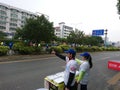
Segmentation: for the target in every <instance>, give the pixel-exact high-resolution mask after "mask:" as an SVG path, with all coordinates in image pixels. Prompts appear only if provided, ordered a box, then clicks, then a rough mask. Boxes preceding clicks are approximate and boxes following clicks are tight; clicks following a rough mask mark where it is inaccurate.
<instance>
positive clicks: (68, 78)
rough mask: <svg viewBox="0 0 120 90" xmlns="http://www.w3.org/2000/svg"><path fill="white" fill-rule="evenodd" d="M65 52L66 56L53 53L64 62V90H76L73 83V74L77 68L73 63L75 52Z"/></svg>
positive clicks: (74, 62) (70, 50) (71, 50)
mask: <svg viewBox="0 0 120 90" xmlns="http://www.w3.org/2000/svg"><path fill="white" fill-rule="evenodd" d="M65 52H66V53H67V56H64V55H61V54H59V53H57V52H55V55H56V56H58V57H59V58H61V59H63V60H64V61H66V67H65V72H64V84H65V90H77V85H76V83H75V74H76V70H77V66H78V65H77V62H76V61H75V56H76V52H75V51H74V50H73V49H69V50H67V51H65Z"/></svg>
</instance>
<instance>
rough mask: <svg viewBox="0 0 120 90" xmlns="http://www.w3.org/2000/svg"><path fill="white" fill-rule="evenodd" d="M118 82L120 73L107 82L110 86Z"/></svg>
mask: <svg viewBox="0 0 120 90" xmlns="http://www.w3.org/2000/svg"><path fill="white" fill-rule="evenodd" d="M119 80H120V72H119V73H118V74H116V75H114V76H113V77H112V78H111V79H110V80H108V81H107V83H108V84H110V85H115V84H116V83H117V82H118V81H119Z"/></svg>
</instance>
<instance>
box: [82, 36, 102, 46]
mask: <svg viewBox="0 0 120 90" xmlns="http://www.w3.org/2000/svg"><path fill="white" fill-rule="evenodd" d="M83 41H84V45H91V46H100V45H101V44H103V43H104V41H103V39H102V37H99V36H87V37H84V39H83Z"/></svg>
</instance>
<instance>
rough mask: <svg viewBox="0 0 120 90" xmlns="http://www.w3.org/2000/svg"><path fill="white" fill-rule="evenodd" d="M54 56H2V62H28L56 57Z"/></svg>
mask: <svg viewBox="0 0 120 90" xmlns="http://www.w3.org/2000/svg"><path fill="white" fill-rule="evenodd" d="M54 56H55V55H54V54H42V55H11V56H0V62H6V61H16V60H27V59H31V58H33V59H34V58H47V57H54Z"/></svg>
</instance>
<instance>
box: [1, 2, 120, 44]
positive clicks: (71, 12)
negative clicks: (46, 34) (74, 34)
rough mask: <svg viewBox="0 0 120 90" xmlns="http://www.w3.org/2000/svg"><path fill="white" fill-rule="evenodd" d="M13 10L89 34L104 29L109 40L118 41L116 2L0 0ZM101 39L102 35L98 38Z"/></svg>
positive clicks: (118, 28) (118, 19)
mask: <svg viewBox="0 0 120 90" xmlns="http://www.w3.org/2000/svg"><path fill="white" fill-rule="evenodd" d="M0 2H1V3H5V4H8V5H11V6H14V7H17V8H21V9H24V10H27V11H31V12H33V13H36V12H39V13H43V14H45V15H47V16H49V21H50V22H53V23H54V26H59V25H58V23H60V22H65V24H66V25H68V26H72V27H73V28H77V29H79V30H81V31H84V32H85V34H92V30H98V29H104V30H106V29H107V30H108V34H107V37H108V39H109V41H112V42H117V41H120V18H119V17H120V15H118V13H117V7H116V4H117V0H0ZM102 37H104V36H102Z"/></svg>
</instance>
